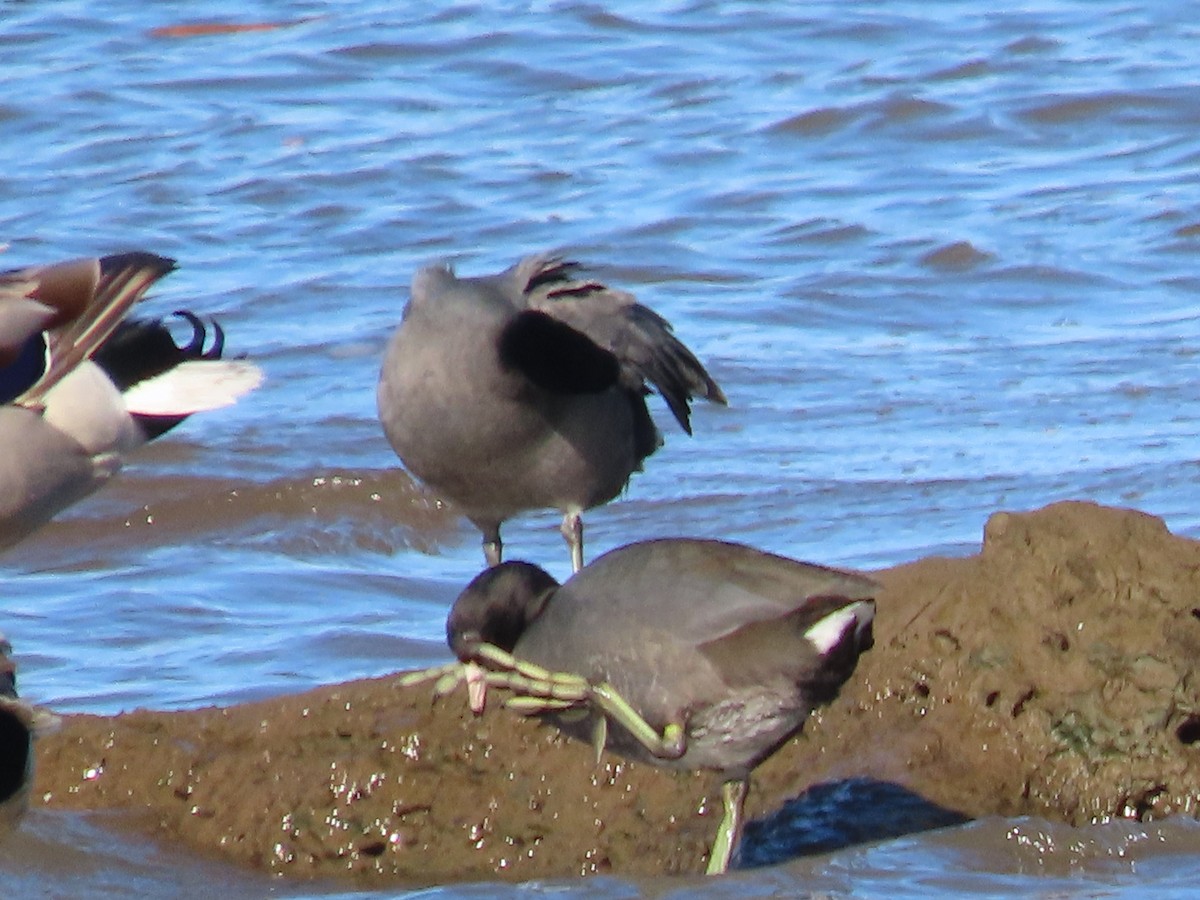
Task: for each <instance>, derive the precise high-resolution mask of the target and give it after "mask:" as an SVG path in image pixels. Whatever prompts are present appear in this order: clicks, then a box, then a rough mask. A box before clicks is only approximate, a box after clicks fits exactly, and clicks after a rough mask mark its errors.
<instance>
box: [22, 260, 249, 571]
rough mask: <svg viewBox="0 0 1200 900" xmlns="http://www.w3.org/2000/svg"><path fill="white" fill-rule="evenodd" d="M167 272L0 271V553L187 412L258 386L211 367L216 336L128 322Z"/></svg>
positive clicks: (87, 268)
mask: <svg viewBox="0 0 1200 900" xmlns="http://www.w3.org/2000/svg"><path fill="white" fill-rule="evenodd" d="M174 268H175V263H174V261H173V260H170V259H165V258H163V257H160V256H155V255H154V254H151V253H140V252H135V253H123V254H119V255H114V256H106V257H103V258H98V259H97V258H89V259H79V260H74V261H71V262H64V263H57V264H53V265H46V266H33V267H30V268H25V269H16V270H12V271H7V272H0V548H3V547H7V546H10V545H12V544H15V543H16V542H17V541H19V540H21V539H22V538H24V537H26V536H27V535H29V534H30V533H31V532H33V531H34V530H36V529H37V528H38V527H40V526H41V525H43V524H45V523H46V522H47V521H49V520H50V519H51V518H52V517H53V516H54V515H55V514H57V513H58V512H60V511H61V510H63V509H65V508H66V507H67V506H70V505H71V504H72V503H75V502H77V501H78V500H80V499H82V498H83V497H86V496H87V495H88V494H90V493H92V492H93V491H94V490H96V489H97V488H98V487H100V485H102V484H104V482H106V481H107V480H108V479H109V478H111V477H112V476H113V475H114V474H115V473H116V471H117V470H118V469H119V468H120V466H121V461H122V457H123V456H124V455H125V454H126V453H128V452H129V451H130V450H132V449H134V448H136V447H138V446H140V445H141V444H144V443H145V442H146V441H148V440H151V439H152V438H154V437H157V436H158V435H160V434H162V433H163V432H165V431H167V430H168V429H170V428H172V427H174V426H175V425H177V424H178V423H179V422H181V421H183V419H185V418H186V417H187V416H189V415H191V414H192V413H194V412H201V411H204V410H210V409H217V408H219V407H222V406H226V405H228V404H230V403H233V402H235V401H236V400H237V398H239V397H240V396H242V395H243V394H245V393H246V392H247V391H250V390H252V389H253V388H255V387H256V386H257V385H258V384H259V382H260V381H261V380H262V373H261V372H260V371H259V369H258V368H257V367H256V366H254V365H252V364H251V363H248V362H245V361H243V360H222V359H220V356H221V353H222V350H223V343H224V336H223V334H222V332H221V329H220V327H219V326H218V325H217V324H216V323H211V326H212V331H213V334H212V342H211V346H209V347H208V349H205V344H206V342H207V341H208V337H209V336H208V329H207V328H206V326H205V324H204V323H203V322H202V321H201V320H200V319H199V318H197V317H196V316H195V315H193V314H192V313H189V312H178V313H176V315H177V316H179V317H180V318H182V319H183V320H184V321H185V322H186V323H188V324H189V325H190V327H191V328H192V332H193V334H192V339H191V341H190V342H189V343H187V344H186V345H185V346H183V347H179V346H177V345H176V343H175V341H174V339H173V338H172V337H171V332H170V331H169V330H168V328H167V325H166V323H165V322H164V321H162V320H141V319H134V318H127V313H128V312H129V310H130V307H132V306H133V304H134V303H135V302H136V301H138V300H139V299H140V298H141V297H142V295H143V294H144V293H145V292H146V290H147V288H149V287H150V285H151V284H153V283H154V282H155V281H157V280H158V279H159V278H161V277H162V276H164V275H166V274H167V273H168V272H170V271H171V270H172V269H174Z"/></svg>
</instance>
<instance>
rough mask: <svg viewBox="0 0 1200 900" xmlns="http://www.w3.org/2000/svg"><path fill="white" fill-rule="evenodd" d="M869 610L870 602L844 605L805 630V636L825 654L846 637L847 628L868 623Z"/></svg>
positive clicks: (819, 651) (818, 650)
mask: <svg viewBox="0 0 1200 900" xmlns="http://www.w3.org/2000/svg"><path fill="white" fill-rule="evenodd" d="M869 610H870V604H868V603H864V602H859V603H851V604H850V605H849V606H843V607H842V608H841V609H836V610H834V611H833V612H831V613H830V614H829V615H827V616H825V617H824V618H822V619H819V620H818V621H817V623H816V624H815V625H813V626H811V627H810V628H809V629H808V631H806V632H804V636H805V637H806V638H807V639H808V640H809V642H810V643H811V644H812V645H813V646H814V647H816V648H817V652H818V653H820V654H821V655H822V656H825V655H826V654H828V653H829V652H830V651H831V650H833V648H834V647H836V646H837V645H838V644H839V643H840V642H841V640H842V638H844V637H845V635H846V629H847V628H850V627H855V628H858V627H860V626H861V625H863V624H866V621H867V620H868V619H869V615H870V613H869Z"/></svg>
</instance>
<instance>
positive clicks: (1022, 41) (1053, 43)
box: [1004, 35, 1062, 56]
mask: <svg viewBox="0 0 1200 900" xmlns="http://www.w3.org/2000/svg"><path fill="white" fill-rule="evenodd" d="M1061 46H1062V42H1061V41H1059V40H1056V39H1054V38H1047V37H1042V36H1041V35H1030V36H1029V37H1023V38H1018V39H1017V40H1015V41H1012V42H1010V43H1008V44H1006V45H1005V46H1004V50H1005V52H1007V53H1012V54H1013V55H1016V56H1029V55H1033V54H1038V53H1052V52H1053V51H1055V50H1057V49H1058V48H1059V47H1061Z"/></svg>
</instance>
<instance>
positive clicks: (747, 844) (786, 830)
mask: <svg viewBox="0 0 1200 900" xmlns="http://www.w3.org/2000/svg"><path fill="white" fill-rule="evenodd" d="M969 821H971V819H970V817H968V816H964V815H963V814H962V813H959V812H955V811H954V810H949V809H945V808H943V807H941V806H938V805H937V804H936V803H932V802H930V801H929V800H926V799H925V798H923V797H921V796H919V795H918V794H915V793H913V792H912V791H910V790H907V789H906V788H903V787H901V786H899V785H897V784H891V783H889V782H883V781H876V780H874V779H871V778H851V779H847V780H846V781H839V782H833V783H827V784H819V785H815V786H814V787H812V788H809V789H808V790H807V791H805V792H804V793H803V794H801V795H800V796H799V797H795V798H793V799H791V800H788V801H787V802H786V803H784V805H783V807H782V808H780V809H779V810H778V811H776V812H774V813H772V814H771V815H769V816H766V817H764V818H762V819H758V820H755V821H753V822H748V823H747V824H746V831H745V835H744V837H743V840H742V848H741V852H740V854H739V857H738V867H739V868H747V869H748V868H755V867H757V866H770V865H776V864H778V863H781V862H784V861H786V860H789V859H793V858H795V857H797V856H807V855H812V854H817V853H831V852H834V851H837V850H842V849H844V848H846V847H852V846H854V845H856V844H866V843H871V842H874V841H883V840H888V839H891V838H898V837H902V836H904V835H909V834H915V833H918V832H922V831H931V830H933V829H936V828H948V827H952V826H955V825H963V824H965V823H967V822H969Z"/></svg>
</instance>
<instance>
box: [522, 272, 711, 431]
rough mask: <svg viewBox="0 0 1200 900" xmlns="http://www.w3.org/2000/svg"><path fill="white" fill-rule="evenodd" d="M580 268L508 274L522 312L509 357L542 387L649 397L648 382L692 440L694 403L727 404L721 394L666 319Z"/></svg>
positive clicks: (631, 296) (630, 295) (627, 294)
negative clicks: (616, 389) (615, 389)
mask: <svg viewBox="0 0 1200 900" xmlns="http://www.w3.org/2000/svg"><path fill="white" fill-rule="evenodd" d="M578 269H579V266H578V265H577V264H576V263H574V262H571V261H569V260H565V259H562V258H561V257H558V256H552V255H537V256H529V257H526V258H525V259H522V260H521V261H520V262H519V263H517V265H516V266H514V267H513V268H512V269H510V270H508V272H506V273H504V274H503V275H502V276H501V278H502V279H503V280H504V281H505V282H506V283H507V284H508V285H509V286H510V289H511V290H512V291H513V292H514V293H516V294H518V295H519V305H520V306H522V307H523V309H522V310H521V311H520V312H518V313H517V315H515V316H514V317H513V320H512V322H511V323H510V324H509V325H508V326H507V328H506V329H505V333H504V335H503V336H502V338H501V352H502V357H503V358H505V360H506V361H507V362H508V363H509V364H512V365H515V366H517V367H518V368H520V369H521V370H522V371H525V372H526V373H527V374H529V375H530V377H531V378H532V379H533V380H534V381H535V382H536V383H540V384H541V383H550V384H554V383H559V384H562V385H565V386H568V387H572V386H573V387H576V388H577V389H581V390H584V389H591V390H601V389H603V388H604V387H607V386H609V385H611V384H615V383H617V382H618V381H620V382H621V383H622V384H624V385H625V386H626V387H628V388H629V389H631V390H635V391H639V392H644V391H645V390H646V384H647V382H648V383H649V384H652V385H653V386H654V387H655V388H656V389H657V390H658V392H659V393H660V394H661V395H662V397H663V399H664V400H665V401H666V403H667V406H668V407H669V408H670V410H671V412H672V414H673V415H674V416H675V419H676V421H678V422H679V425H680V427H682V428H683V430H684V431H686V432H687V433H688V434H691V431H692V428H691V422H690V415H691V408H690V405H689V403H690V401H691V400H692V399H694V398H696V397H703V398H705V399H707V400H711V401H714V402H716V403H725V395H724V393H722V391H721V388H720V387H719V386H718V385H717V383H716V382H715V381H714V380H713V379H712V377H711V376H710V375H709V374H708V372H707V371H706V370H705V368H704V366H703V365H702V364H701V363H700V361H699V360H698V359H696V357H695V355H694V354H693V353H692V351H690V350H689V349H688V348H687V347H686V346H684V344H683V343H682V342H681V341H680V340H679V339H678V338H677V337H675V335H674V333H673V331H672V329H671V325H670V323H669V322H667V320H666V319H664V318H663V317H662V316H660V315H658V314H657V313H656V312H654V311H653V310H651V309H649V308H647V307H645V306H642V305H641V304H640V303H638V302H637V301H636V299H635V298H634V297H633V295H632V294H629V293H626V292H624V291H619V290H615V289H613V288H610V287H608V286H607V285H605V284H602V283H601V282H599V281H596V280H593V279H588V278H582V277H579V275H578V274H577V273H578ZM539 379H540V381H539ZM543 386H545V385H543Z"/></svg>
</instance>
